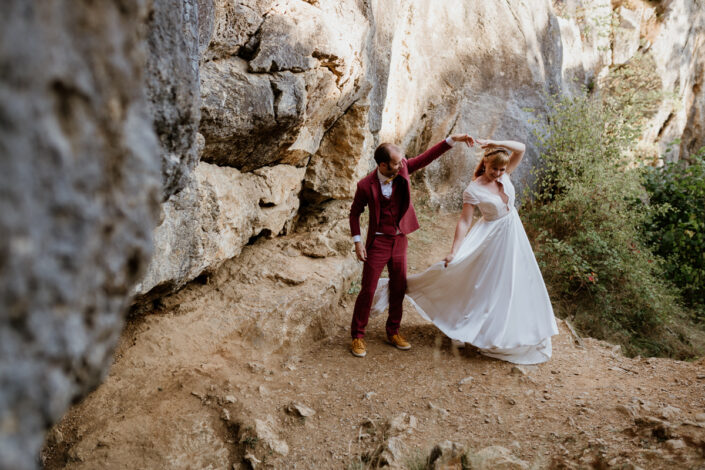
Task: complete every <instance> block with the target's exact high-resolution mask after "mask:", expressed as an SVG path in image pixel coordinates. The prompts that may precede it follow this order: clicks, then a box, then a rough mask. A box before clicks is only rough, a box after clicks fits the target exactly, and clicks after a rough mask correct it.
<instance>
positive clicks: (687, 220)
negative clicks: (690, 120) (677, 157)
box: [644, 148, 705, 323]
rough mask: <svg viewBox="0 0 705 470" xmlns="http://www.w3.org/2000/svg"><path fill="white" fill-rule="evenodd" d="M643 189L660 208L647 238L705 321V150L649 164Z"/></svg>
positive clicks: (647, 225) (649, 224)
mask: <svg viewBox="0 0 705 470" xmlns="http://www.w3.org/2000/svg"><path fill="white" fill-rule="evenodd" d="M644 187H645V188H646V190H647V192H648V195H649V203H650V205H651V206H652V207H653V208H655V209H656V210H652V211H651V216H650V217H649V218H648V219H647V220H646V221H645V223H644V232H645V234H646V239H647V241H648V243H649V244H650V245H651V247H652V249H653V251H654V252H655V253H657V254H658V255H660V256H661V257H662V258H663V259H664V260H665V263H664V270H665V272H666V274H667V275H668V277H669V278H670V279H671V280H673V282H674V283H675V284H676V286H678V287H679V288H680V290H681V292H682V295H683V299H684V300H685V302H686V304H687V305H688V306H689V307H691V308H693V309H694V311H695V317H696V320H698V321H699V322H700V323H705V148H703V149H701V150H700V153H699V155H695V156H693V157H691V158H690V159H689V160H688V161H683V162H673V163H667V164H665V165H664V166H662V167H661V168H653V167H646V169H645V171H644Z"/></svg>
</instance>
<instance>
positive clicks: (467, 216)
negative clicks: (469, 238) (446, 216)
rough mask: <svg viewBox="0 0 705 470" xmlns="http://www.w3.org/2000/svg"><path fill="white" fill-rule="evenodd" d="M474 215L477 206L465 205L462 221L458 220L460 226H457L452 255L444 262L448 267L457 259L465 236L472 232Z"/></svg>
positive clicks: (461, 215) (461, 216)
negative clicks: (456, 256)
mask: <svg viewBox="0 0 705 470" xmlns="http://www.w3.org/2000/svg"><path fill="white" fill-rule="evenodd" d="M474 213H475V206H474V205H473V204H463V212H462V213H461V214H460V220H458V224H457V225H456V226H455V238H454V239H453V246H452V248H451V249H450V254H449V255H448V256H446V257H445V259H444V260H443V261H444V262H445V266H446V267H447V266H448V263H450V262H451V261H452V260H453V258H455V254H456V253H457V252H458V248H460V244H461V243H462V242H463V239H464V238H465V235H467V234H468V230H470V226H471V225H472V216H473V214H474Z"/></svg>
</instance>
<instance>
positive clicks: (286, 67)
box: [200, 0, 370, 171]
mask: <svg viewBox="0 0 705 470" xmlns="http://www.w3.org/2000/svg"><path fill="white" fill-rule="evenodd" d="M213 15H214V20H213V22H214V25H215V26H214V28H213V33H212V35H211V40H210V45H209V48H208V50H207V51H206V52H205V53H204V59H205V62H204V64H203V66H202V77H201V78H202V80H201V82H202V98H203V107H202V121H201V127H200V131H201V133H202V134H203V136H204V137H205V149H204V153H203V157H202V158H203V160H204V161H208V162H212V163H217V164H219V165H227V166H233V167H235V168H238V169H241V170H243V171H251V170H253V169H256V168H260V167H262V166H265V165H271V164H274V163H277V162H281V163H293V164H296V163H299V162H300V161H301V160H302V159H304V158H306V157H308V156H310V155H312V154H313V153H315V152H316V150H317V149H318V146H319V144H320V141H321V138H322V137H323V134H324V133H325V131H326V130H327V128H328V127H330V125H331V124H332V123H333V122H335V121H336V120H337V119H338V118H339V117H340V116H341V115H342V114H343V112H344V111H345V110H346V109H347V108H348V107H349V106H350V105H351V104H352V103H354V102H355V101H356V100H357V99H359V98H361V97H363V96H364V95H365V93H366V92H367V90H368V88H369V85H368V83H367V82H366V80H365V63H364V61H363V57H362V53H363V52H364V51H365V41H366V39H367V36H368V30H369V28H370V24H369V18H368V17H367V16H366V12H365V11H364V8H363V6H362V5H361V4H360V3H359V2H356V1H353V0H347V1H343V2H320V3H318V4H316V6H314V5H311V4H309V3H306V2H303V1H299V0H294V1H287V2H276V3H273V2H264V1H250V2H242V3H240V4H238V5H237V6H233V5H231V2H226V1H225V0H216V2H215V8H214V10H213Z"/></svg>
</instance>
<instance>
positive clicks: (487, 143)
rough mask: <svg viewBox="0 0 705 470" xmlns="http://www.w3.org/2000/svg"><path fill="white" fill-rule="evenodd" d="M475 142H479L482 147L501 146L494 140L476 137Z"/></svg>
mask: <svg viewBox="0 0 705 470" xmlns="http://www.w3.org/2000/svg"><path fill="white" fill-rule="evenodd" d="M475 142H477V144H478V145H479V146H480V148H482V149H493V148H496V147H499V145H497V142H495V141H494V140H489V139H475Z"/></svg>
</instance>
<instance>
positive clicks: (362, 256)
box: [355, 242, 367, 261]
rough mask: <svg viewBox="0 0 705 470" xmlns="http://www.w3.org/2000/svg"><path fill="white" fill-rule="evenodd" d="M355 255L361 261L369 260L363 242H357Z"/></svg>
mask: <svg viewBox="0 0 705 470" xmlns="http://www.w3.org/2000/svg"><path fill="white" fill-rule="evenodd" d="M355 254H356V255H357V259H359V260H360V261H365V260H367V250H365V247H364V246H363V245H362V242H355Z"/></svg>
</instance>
